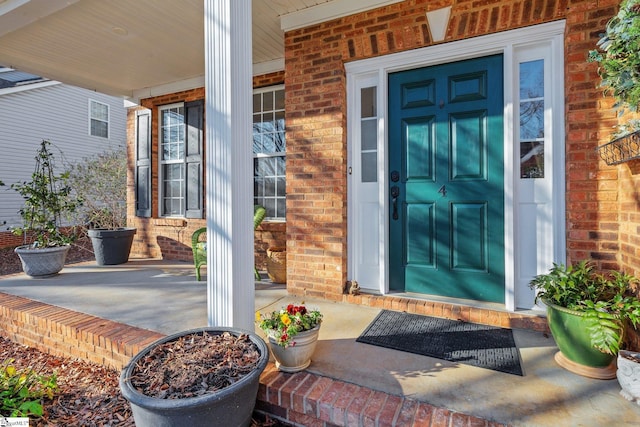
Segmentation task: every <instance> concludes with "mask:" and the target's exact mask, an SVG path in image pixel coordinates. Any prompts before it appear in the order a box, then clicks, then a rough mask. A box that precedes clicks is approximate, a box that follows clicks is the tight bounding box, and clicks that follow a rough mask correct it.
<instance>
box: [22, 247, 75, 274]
mask: <svg viewBox="0 0 640 427" xmlns="http://www.w3.org/2000/svg"><path fill="white" fill-rule="evenodd" d="M70 248H71V246H69V245H65V246H54V247H51V248H34V247H32V246H30V245H25V246H18V247H17V248H15V249H14V252H15V253H16V254H18V256H19V257H20V261H21V262H22V270H24V272H25V273H26V274H27V275H29V276H31V277H37V278H44V277H48V276H54V275H56V274H58V273H59V272H60V270H62V268H63V267H64V262H65V261H66V259H67V252H69V249H70Z"/></svg>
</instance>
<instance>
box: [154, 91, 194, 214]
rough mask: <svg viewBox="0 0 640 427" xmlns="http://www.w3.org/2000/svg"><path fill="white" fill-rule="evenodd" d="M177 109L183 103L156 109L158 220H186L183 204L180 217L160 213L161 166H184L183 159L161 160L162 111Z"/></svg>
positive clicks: (162, 178)
mask: <svg viewBox="0 0 640 427" xmlns="http://www.w3.org/2000/svg"><path fill="white" fill-rule="evenodd" d="M179 107H182V108H183V109H184V108H185V103H184V102H175V103H173V104H166V105H161V106H159V107H158V217H160V218H186V206H184V203H183V212H182V214H181V215H166V214H164V213H163V212H162V204H163V199H164V185H163V182H164V181H163V180H164V174H163V166H164V165H168V164H176V163H183V164H184V162H185V159H182V161H178V160H166V161H164V160H162V111H163V110H169V109H171V108H179ZM183 125H184V122H183ZM185 191H186V189H185ZM152 196H153V195H152Z"/></svg>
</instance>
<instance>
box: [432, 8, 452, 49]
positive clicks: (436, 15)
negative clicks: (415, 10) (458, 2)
mask: <svg viewBox="0 0 640 427" xmlns="http://www.w3.org/2000/svg"><path fill="white" fill-rule="evenodd" d="M450 15H451V6H447V7H443V8H441V9H436V10H432V11H430V12H427V22H428V23H429V32H430V33H431V39H432V40H433V41H434V42H441V41H442V40H444V37H445V35H446V34H447V27H448V26H449V16H450Z"/></svg>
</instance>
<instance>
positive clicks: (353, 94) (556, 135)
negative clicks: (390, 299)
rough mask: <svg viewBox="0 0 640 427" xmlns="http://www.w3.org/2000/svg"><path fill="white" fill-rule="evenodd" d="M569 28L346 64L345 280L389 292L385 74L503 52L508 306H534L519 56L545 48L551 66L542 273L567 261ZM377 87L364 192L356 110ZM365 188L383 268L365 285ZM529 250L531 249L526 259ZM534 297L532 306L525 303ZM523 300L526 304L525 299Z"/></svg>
mask: <svg viewBox="0 0 640 427" xmlns="http://www.w3.org/2000/svg"><path fill="white" fill-rule="evenodd" d="M564 29H565V21H554V22H550V23H546V24H540V25H535V26H531V27H526V28H521V29H516V30H511V31H505V32H501V33H496V34H490V35H487V36H482V37H475V38H471V39H468V40H460V41H455V42H451V43H443V44H439V45H435V46H431V47H425V48H421V49H415V50H410V51H406V52H400V53H395V54H390V55H386V56H380V57H375V58H369V59H364V60H361V61H354V62H350V63H347V64H345V68H346V72H347V103H348V104H347V106H348V108H347V110H348V111H349V117H348V118H347V138H348V149H347V152H348V168H349V170H348V175H347V178H348V194H349V197H348V227H349V237H348V238H349V254H348V257H349V260H348V273H347V274H348V278H349V279H351V280H358V281H359V283H360V286H361V287H363V288H364V289H366V290H368V291H372V292H377V293H381V294H386V293H388V292H389V277H388V275H389V272H388V268H387V265H388V260H389V254H388V244H387V242H388V237H389V236H388V222H389V217H388V200H389V198H388V191H387V188H388V169H387V162H386V159H387V155H386V150H387V130H386V120H387V117H388V112H387V96H386V94H387V93H388V88H387V76H388V74H389V73H392V72H397V71H402V70H408V69H413V68H421V67H427V66H431V65H437V64H442V63H447V62H454V61H459V60H464V59H471V58H477V57H482V56H488V55H493V54H502V55H503V58H504V81H505V86H504V191H505V203H504V206H505V216H504V218H505V235H504V239H505V308H506V309H508V310H512V311H513V310H515V309H516V308H531V307H532V306H533V300H532V298H531V297H530V292H532V291H530V290H529V289H528V286H527V282H528V281H527V280H525V279H522V278H521V276H522V275H521V272H520V270H521V269H522V267H521V266H520V265H521V262H519V261H518V260H521V259H522V254H520V253H517V252H518V251H520V250H521V249H519V247H518V245H517V244H515V242H516V239H518V238H520V235H521V234H522V233H521V230H523V228H524V227H529V225H528V224H527V225H525V224H520V222H519V221H518V217H517V215H516V212H517V210H518V203H521V202H522V200H521V197H524V196H523V195H522V194H520V193H519V191H520V190H519V188H521V186H519V185H518V180H519V172H520V171H519V168H516V167H514V165H519V163H520V159H519V150H515V149H514V147H515V146H516V143H517V141H518V139H519V135H518V133H519V128H518V126H519V121H518V120H516V118H515V117H514V114H515V113H516V112H517V111H518V108H517V107H518V106H517V105H515V104H516V103H518V96H519V95H518V87H517V83H518V81H517V80H518V78H517V72H518V64H519V62H520V61H524V60H529V59H528V58H531V57H532V56H531V52H543V54H544V58H543V59H544V60H545V64H546V65H547V67H546V68H545V70H546V72H545V87H546V89H547V93H548V97H549V99H548V100H545V132H546V138H548V141H545V147H552V149H551V150H548V151H550V152H549V153H545V162H546V161H547V159H548V160H549V161H551V160H552V164H550V165H549V166H550V169H551V170H549V171H548V172H549V175H550V176H551V177H552V178H553V179H552V180H548V182H549V185H550V187H549V188H548V191H549V192H551V196H550V197H551V199H550V200H551V215H550V218H549V217H547V218H546V223H545V224H544V226H543V227H542V230H544V232H545V233H546V234H547V235H546V236H544V237H545V238H544V239H542V240H541V241H539V242H537V245H541V246H542V248H538V249H537V250H536V249H535V248H534V249H532V252H533V256H535V257H536V259H535V260H534V263H535V270H536V273H535V274H540V273H543V272H545V271H546V270H547V269H548V268H549V267H551V263H552V262H565V259H566V239H565V228H566V226H565V202H564V194H565V174H564V170H565V155H564V147H565V135H564ZM367 85H368V86H371V85H374V86H376V87H377V93H378V96H377V100H378V105H377V107H378V163H377V177H378V180H377V186H375V187H373V188H372V187H371V186H368V187H367V190H363V189H362V186H361V184H360V183H359V182H357V178H358V177H359V176H360V173H359V170H358V168H359V166H360V164H359V161H358V158H359V154H360V153H359V151H360V142H359V138H360V131H359V128H360V116H359V115H356V114H354V112H357V111H359V107H357V105H359V100H360V97H359V96H360V95H359V91H360V89H361V88H362V87H367ZM362 191H367V192H371V191H373V192H374V197H377V200H378V203H379V207H380V209H379V212H378V213H377V215H376V216H375V221H373V222H372V223H371V224H369V226H370V227H375V230H376V232H377V235H378V236H379V237H378V238H379V244H378V248H379V252H378V258H379V262H376V263H375V265H376V268H377V269H378V271H377V272H376V273H377V274H376V275H373V276H371V275H368V277H376V276H377V277H378V280H377V282H378V283H372V282H360V280H359V278H360V277H363V274H362V269H363V268H366V267H364V266H363V265H361V264H360V263H359V260H360V259H361V258H362V257H361V256H360V253H359V250H360V249H359V247H361V244H360V243H361V242H363V241H364V240H363V239H364V237H365V236H364V234H366V231H363V228H362V227H356V226H355V224H354V222H356V217H355V216H354V215H355V212H357V211H358V206H357V203H358V201H359V200H361V199H363V197H362V194H361V193H362ZM529 255H530V254H527V256H529ZM528 300H531V303H530V304H529V305H530V306H527V304H528V303H527V302H526V301H528ZM523 301H524V302H523Z"/></svg>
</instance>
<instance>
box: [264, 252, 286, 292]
mask: <svg viewBox="0 0 640 427" xmlns="http://www.w3.org/2000/svg"><path fill="white" fill-rule="evenodd" d="M267 274H268V275H269V278H270V279H271V281H272V282H273V283H287V248H285V247H271V248H269V249H267Z"/></svg>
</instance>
